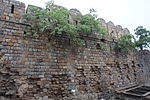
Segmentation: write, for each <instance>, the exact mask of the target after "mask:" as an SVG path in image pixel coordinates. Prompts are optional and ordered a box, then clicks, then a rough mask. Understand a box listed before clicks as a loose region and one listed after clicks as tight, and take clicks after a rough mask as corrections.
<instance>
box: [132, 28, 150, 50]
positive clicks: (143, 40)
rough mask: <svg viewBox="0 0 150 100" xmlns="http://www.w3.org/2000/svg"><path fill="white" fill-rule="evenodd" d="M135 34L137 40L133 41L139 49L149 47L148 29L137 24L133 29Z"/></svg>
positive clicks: (149, 36) (149, 33) (149, 32)
mask: <svg viewBox="0 0 150 100" xmlns="http://www.w3.org/2000/svg"><path fill="white" fill-rule="evenodd" d="M135 35H136V36H137V40H136V41H135V45H136V47H137V48H140V50H143V48H147V47H150V31H149V30H147V29H146V28H143V26H139V27H137V28H136V29H135Z"/></svg>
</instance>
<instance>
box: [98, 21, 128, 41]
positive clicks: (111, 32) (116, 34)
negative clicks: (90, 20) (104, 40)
mask: <svg viewBox="0 0 150 100" xmlns="http://www.w3.org/2000/svg"><path fill="white" fill-rule="evenodd" d="M99 20H100V26H101V27H103V28H105V29H106V30H107V32H108V37H109V39H110V38H112V39H118V38H120V36H122V35H123V34H129V33H130V31H129V30H128V28H122V26H121V25H116V26H115V25H114V23H113V22H111V21H109V22H107V23H106V21H105V20H104V19H102V18H99Z"/></svg>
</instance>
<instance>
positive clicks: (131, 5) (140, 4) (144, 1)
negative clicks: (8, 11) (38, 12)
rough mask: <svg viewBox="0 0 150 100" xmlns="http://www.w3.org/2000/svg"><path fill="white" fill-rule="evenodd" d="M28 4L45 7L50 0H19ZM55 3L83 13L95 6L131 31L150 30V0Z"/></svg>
mask: <svg viewBox="0 0 150 100" xmlns="http://www.w3.org/2000/svg"><path fill="white" fill-rule="evenodd" d="M19 1H22V2H24V3H26V5H28V4H32V5H36V6H39V7H44V6H45V3H46V2H47V1H49V0H19ZM54 1H55V4H57V5H60V6H64V7H66V8H68V9H71V8H77V9H78V10H80V11H81V13H82V14H86V13H89V9H90V8H94V9H95V10H96V11H97V14H98V15H99V17H100V18H103V19H105V21H106V22H108V21H112V22H113V23H114V24H115V25H121V26H122V27H123V28H125V27H127V28H128V29H129V30H130V32H131V33H134V29H135V28H136V27H137V26H144V27H145V28H147V29H148V30H150V0H54Z"/></svg>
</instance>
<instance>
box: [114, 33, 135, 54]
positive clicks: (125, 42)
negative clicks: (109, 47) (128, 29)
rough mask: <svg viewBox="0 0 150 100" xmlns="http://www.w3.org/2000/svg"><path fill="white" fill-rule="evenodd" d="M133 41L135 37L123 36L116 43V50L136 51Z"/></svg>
mask: <svg viewBox="0 0 150 100" xmlns="http://www.w3.org/2000/svg"><path fill="white" fill-rule="evenodd" d="M133 39H134V36H133V35H131V34H125V35H122V36H121V37H120V38H119V40H118V41H117V43H116V49H117V50H118V51H123V52H128V51H129V50H131V49H135V43H134V42H133V41H132V40H133Z"/></svg>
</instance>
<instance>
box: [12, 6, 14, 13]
mask: <svg viewBox="0 0 150 100" xmlns="http://www.w3.org/2000/svg"><path fill="white" fill-rule="evenodd" d="M11 13H12V14H13V13H14V5H12V6H11Z"/></svg>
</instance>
